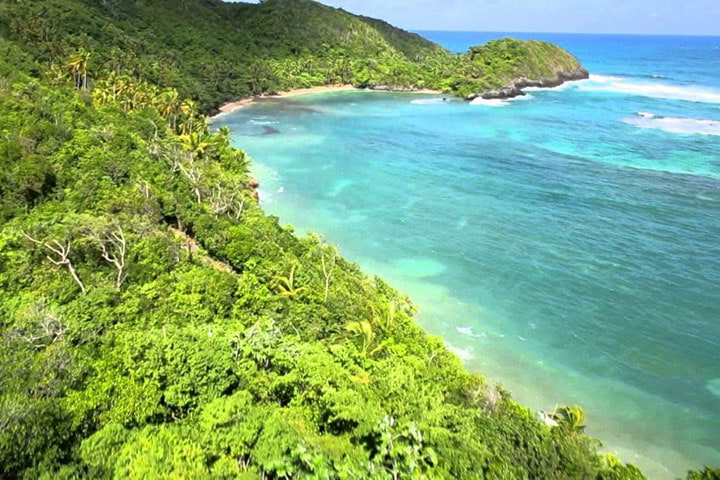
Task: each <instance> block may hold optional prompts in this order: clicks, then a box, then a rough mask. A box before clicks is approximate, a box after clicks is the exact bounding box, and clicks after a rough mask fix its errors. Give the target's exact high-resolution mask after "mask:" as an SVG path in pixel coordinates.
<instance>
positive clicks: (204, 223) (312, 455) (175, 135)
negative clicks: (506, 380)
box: [0, 0, 714, 480]
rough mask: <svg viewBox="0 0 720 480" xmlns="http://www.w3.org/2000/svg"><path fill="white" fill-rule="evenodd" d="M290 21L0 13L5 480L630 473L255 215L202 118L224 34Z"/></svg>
mask: <svg viewBox="0 0 720 480" xmlns="http://www.w3.org/2000/svg"><path fill="white" fill-rule="evenodd" d="M286 4H289V5H291V6H292V8H296V9H297V14H298V15H299V14H302V12H304V11H305V10H304V9H305V7H304V5H305V3H304V2H297V3H295V2H289V1H285V2H280V1H269V2H266V4H264V5H261V6H260V7H249V6H246V5H237V6H229V5H222V4H220V3H217V2H210V1H196V2H193V1H190V0H187V1H185V2H163V1H157V2H140V1H136V2H132V1H122V2H121V1H117V2H113V1H109V0H108V1H101V2H92V3H91V2H87V3H82V2H79V1H74V0H58V1H52V2H50V1H20V2H4V3H3V4H2V6H1V8H2V10H0V20H1V22H0V23H2V38H1V39H0V53H1V55H0V342H1V343H2V348H0V472H1V473H0V477H2V478H28V479H31V478H44V479H63V478H67V479H70V478H92V479H102V478H135V479H153V478H165V479H171V478H172V479H198V478H228V479H230V478H246V479H288V478H318V479H330V478H333V479H334V478H337V479H350V478H363V479H365V478H368V479H371V478H377V479H385V478H388V479H392V478H413V479H420V478H428V479H430V478H447V479H455V478H478V479H481V478H482V479H516V478H526V479H596V480H600V479H607V480H610V479H639V478H642V475H641V474H640V472H639V471H638V470H637V469H636V468H635V467H632V466H625V465H623V464H622V463H621V462H620V461H619V460H618V459H616V458H614V457H612V456H606V455H600V454H598V453H597V449H598V447H599V443H598V442H597V441H595V440H593V439H591V438H589V437H587V436H586V435H584V434H583V429H584V417H583V414H582V410H580V409H579V408H577V407H560V408H557V409H556V410H554V411H553V412H549V413H547V414H545V416H544V418H543V419H542V421H541V420H539V419H538V418H537V416H536V415H535V414H533V413H532V412H530V411H529V410H528V409H526V408H524V407H522V406H521V405H518V404H517V403H516V402H514V401H513V400H512V399H511V397H510V395H509V394H508V393H507V392H505V391H504V390H503V389H502V388H500V387H497V386H493V385H489V384H488V383H487V382H485V381H484V380H483V378H482V377H480V376H477V375H473V374H470V373H468V372H467V371H465V370H464V369H463V368H462V366H461V365H460V363H459V361H458V360H457V359H456V358H455V357H454V356H453V355H452V354H450V353H449V352H448V351H447V349H446V348H445V347H444V345H443V343H442V341H441V340H439V339H435V338H430V337H428V336H427V335H425V334H424V333H423V332H422V331H421V329H420V328H419V327H418V326H417V325H416V324H415V322H414V320H413V311H414V309H413V306H412V304H411V302H410V300H409V299H407V298H406V297H404V296H403V295H401V294H399V293H398V292H396V291H395V290H393V289H392V288H391V287H390V286H388V285H387V284H385V283H384V282H383V281H382V280H381V279H378V278H372V277H369V276H367V275H365V274H363V273H362V272H361V271H360V270H359V269H358V267H357V266H356V265H354V264H351V263H349V262H347V261H345V260H344V259H343V258H342V257H341V256H340V254H339V253H338V251H337V250H336V249H335V248H334V247H333V246H331V245H327V244H326V243H324V242H323V241H322V239H321V238H320V237H318V236H309V237H305V238H299V237H297V236H296V235H294V234H293V232H292V231H291V230H290V229H288V228H282V227H280V226H279V224H278V219H276V218H273V217H269V216H266V215H265V214H264V213H263V211H262V209H261V208H260V206H259V205H258V202H257V201H256V197H255V192H254V184H253V182H252V180H251V179H250V178H249V176H248V171H247V168H248V162H249V159H248V158H247V156H246V155H245V154H244V153H243V152H241V151H239V150H236V149H234V148H232V147H230V146H229V132H228V131H227V130H220V131H218V132H212V131H211V130H210V129H209V127H208V123H207V118H206V117H204V116H203V115H202V113H201V110H202V109H203V108H211V106H212V105H213V104H216V103H218V102H220V101H222V100H226V99H230V98H231V97H233V96H235V95H240V94H242V93H243V92H245V93H249V92H250V90H246V91H243V90H242V89H243V88H246V89H247V88H249V85H251V84H248V83H244V82H245V80H242V81H241V80H240V79H246V77H244V76H243V75H245V74H246V73H247V69H248V68H250V69H251V68H252V65H251V66H250V67H248V65H247V64H241V63H237V64H235V63H233V62H235V61H237V62H240V59H236V60H233V57H232V55H233V53H232V52H233V50H232V49H231V48H229V47H226V46H225V45H224V42H228V41H230V40H235V39H238V42H239V41H240V39H242V38H244V40H243V41H244V42H246V43H245V45H247V44H248V43H247V42H253V41H255V40H254V39H253V36H252V35H250V32H251V30H242V29H237V33H236V35H237V36H236V37H232V38H216V37H221V36H222V35H219V32H221V31H230V30H232V28H234V27H232V28H231V26H232V25H237V24H236V23H234V22H236V21H239V20H237V19H238V18H241V17H242V18H245V17H244V15H245V13H243V12H247V11H251V12H252V13H248V15H260V18H264V17H262V15H267V16H268V17H269V18H267V22H268V25H272V24H273V23H272V22H280V23H279V24H278V25H282V22H283V21H284V20H283V18H284V17H282V16H281V17H280V18H279V19H278V18H276V17H275V15H276V14H278V11H277V8H279V7H280V6H282V5H286ZM163 6H164V7H163ZM256 8H257V9H256ZM307 8H310V9H317V10H312V11H317V12H325V11H327V12H336V11H334V10H332V11H331V10H325V9H324V7H319V6H317V5H315V4H309V6H308V7H307ZM264 9H267V10H264ZM263 12H265V13H263ZM336 13H337V15H345V14H344V13H341V12H336ZM336 13H331V14H332V15H335V14H336ZM278 15H279V14H278ZM318 15H320V14H318ZM190 18H191V19H192V21H190V20H188V19H190ZM323 19H324V17H322V16H321V17H318V19H317V22H318V23H324V24H325V27H326V28H328V29H330V30H333V29H334V28H335V27H332V19H331V18H328V19H327V22H323ZM244 21H247V19H245V20H244ZM256 21H257V22H261V21H265V20H259V19H258V20H256ZM358 22H360V20H358ZM191 23H192V25H193V27H192V28H190V27H188V25H190V24H191ZM258 25H260V24H259V23H258ZM363 25H368V24H366V23H363ZM226 28H227V30H223V29H226ZM278 28H281V27H280V26H278ZM357 28H358V29H364V28H366V27H363V26H362V25H360V24H358V26H357ZM367 28H369V27H367ZM202 29H206V30H205V31H204V34H203V35H199V32H202V31H203V30H202ZM259 29H260V27H259V26H258V27H256V30H255V31H258V30H259ZM376 31H378V32H379V31H381V30H376ZM382 31H383V32H384V34H382V35H381V37H382V38H386V37H390V38H392V37H393V36H394V35H401V34H399V33H397V32H396V31H394V30H392V29H390V27H383V30H382ZM288 35H291V33H288ZM358 35H359V34H358ZM401 36H402V35H401ZM414 38H415V37H404V36H403V41H402V43H403V45H402V46H398V51H402V52H404V53H402V55H403V56H405V55H406V54H411V53H410V52H412V54H417V55H421V54H422V52H425V51H436V50H438V49H437V47H434V46H432V45H430V44H427V43H426V42H425V41H422V40H417V41H416V42H415V40H413V41H412V42H411V39H414ZM353 41H354V40H353ZM356 41H357V45H358V47H357V48H364V47H362V45H363V40H362V39H360V38H358V39H356ZM385 41H387V40H385ZM257 42H258V47H257V48H258V51H260V52H261V51H263V49H264V48H266V47H267V48H274V45H275V44H274V43H272V42H269V40H268V39H267V38H265V39H263V38H262V37H260V38H258V39H257ZM262 42H269V43H267V44H265V45H266V47H263V46H262V45H263V43H262ZM174 44H176V45H177V48H176V49H173V48H171V47H170V46H171V45H174ZM277 45H278V46H277V48H278V51H282V50H283V49H285V48H292V47H291V46H290V44H287V45H285V46H283V44H282V41H280V42H279V43H278V44H277ZM243 54H247V55H250V53H249V52H246V53H243ZM395 54H396V55H401V54H400V53H395ZM440 54H443V55H444V54H445V53H443V52H440ZM185 55H187V57H185ZM226 55H227V56H226ZM238 55H239V54H238ZM253 55H254V54H253ZM265 55H266V56H267V58H268V59H270V60H272V59H274V58H275V57H273V55H272V54H271V53H269V52H268V53H266V54H265ZM248 58H252V56H250V57H248ZM258 58H259V57H258ZM327 58H328V59H331V58H335V57H334V56H332V55H330V54H328V57H327ZM351 60H353V59H352V58H351ZM407 61H408V62H409V61H410V60H407ZM205 62H207V63H205ZM223 62H226V63H223ZM219 65H220V66H219ZM206 69H207V70H206ZM213 69H217V70H213ZM227 71H236V72H237V77H233V76H230V77H228V76H227V75H225V73H226V72H227ZM208 72H215V73H216V74H217V76H216V77H214V76H213V75H214V74H211V73H208ZM219 72H223V75H220V73H219ZM280 81H282V79H280ZM168 86H173V87H175V88H168ZM196 87H197V88H198V91H197V92H195V91H194V89H195V88H196ZM196 93H197V96H195V94H196ZM191 97H193V98H195V99H196V100H197V102H196V101H193V100H192V99H191ZM698 475H701V474H698ZM704 475H706V476H705V477H704V478H713V477H712V475H714V474H713V473H712V472H710V471H708V472H707V473H706V474H704ZM697 478H703V477H700V476H698V477H697Z"/></svg>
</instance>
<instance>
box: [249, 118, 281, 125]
mask: <svg viewBox="0 0 720 480" xmlns="http://www.w3.org/2000/svg"><path fill="white" fill-rule="evenodd" d="M248 123H249V124H250V125H277V124H278V123H280V122H278V121H275V120H262V119H255V118H253V119H251V120H248Z"/></svg>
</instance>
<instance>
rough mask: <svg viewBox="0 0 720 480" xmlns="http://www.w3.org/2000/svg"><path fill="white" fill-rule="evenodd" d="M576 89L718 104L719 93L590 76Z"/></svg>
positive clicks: (622, 78)
mask: <svg viewBox="0 0 720 480" xmlns="http://www.w3.org/2000/svg"><path fill="white" fill-rule="evenodd" d="M578 88H579V89H580V90H584V91H591V92H598V91H599V92H614V93H626V94H629V95H639V96H642V97H651V98H664V99H668V100H685V101H688V102H702V103H720V91H717V90H711V89H706V88H700V87H694V86H679V85H670V84H667V83H658V82H636V81H632V80H630V79H628V78H624V77H616V76H610V75H590V79H589V80H588V81H587V82H582V83H581V84H580V85H579V87H578Z"/></svg>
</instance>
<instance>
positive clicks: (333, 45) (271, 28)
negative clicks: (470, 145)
mask: <svg viewBox="0 0 720 480" xmlns="http://www.w3.org/2000/svg"><path fill="white" fill-rule="evenodd" d="M0 32H2V33H3V35H5V36H6V37H7V38H11V39H12V40H14V41H16V42H18V43H19V44H21V45H22V47H23V48H24V49H25V50H26V51H29V52H30V53H31V54H32V55H33V56H34V57H35V58H37V59H38V60H39V61H40V62H41V63H42V64H43V66H46V65H50V66H51V67H52V72H53V75H62V74H64V73H65V72H66V71H67V68H68V64H69V61H70V60H71V59H75V60H76V61H77V60H82V61H80V62H79V63H77V62H76V66H77V67H82V68H81V70H82V71H83V75H84V74H87V80H88V82H89V84H92V83H93V82H94V81H96V80H98V79H102V78H105V77H107V75H108V74H109V73H111V72H114V73H115V74H116V75H117V76H118V77H121V78H126V77H132V78H141V79H142V80H145V81H148V82H150V83H152V84H154V85H159V86H162V87H172V88H174V89H176V90H177V91H178V92H179V96H180V98H192V99H193V100H195V101H197V102H198V103H199V105H200V108H201V110H202V111H212V110H213V109H215V108H216V107H217V106H219V105H220V104H221V103H223V102H226V101H228V100H232V99H237V98H241V97H246V96H249V95H257V94H264V93H272V92H276V91H283V90H290V89H294V88H301V87H311V86H318V85H327V84H354V85H358V86H370V87H377V86H385V87H390V88H433V89H439V90H443V91H447V92H453V93H456V94H458V95H462V96H467V95H469V94H473V93H479V92H482V91H484V90H487V89H489V88H494V87H499V86H502V85H506V84H507V83H509V82H510V81H511V80H512V79H513V78H515V77H518V76H528V77H530V78H541V77H544V76H548V77H554V76H555V75H556V74H557V72H558V71H560V70H562V69H568V68H576V67H578V66H579V64H578V62H577V60H576V59H575V58H573V57H572V56H571V55H570V54H568V53H567V52H564V51H563V50H562V49H560V48H558V47H556V46H554V45H551V44H547V43H541V42H520V41H517V40H505V41H501V42H495V43H494V46H493V44H491V45H488V46H486V47H481V48H479V49H474V50H473V51H471V52H469V53H468V54H467V55H453V54H451V53H449V52H448V51H446V50H445V49H443V48H441V47H439V46H438V45H435V44H433V43H432V42H429V41H428V40H425V39H424V38H422V37H420V36H418V35H415V34H411V33H408V32H404V31H402V30H399V29H397V28H394V27H392V26H390V25H388V24H387V23H385V22H382V21H379V20H373V19H368V18H365V17H359V16H355V15H351V14H349V13H347V12H344V11H342V10H339V9H335V8H331V7H327V6H324V5H321V4H318V3H315V2H312V1H311V0H267V1H265V2H263V3H261V4H258V5H256V4H243V3H227V4H226V3H222V2H219V1H217V0H184V1H181V2H178V1H171V0H155V1H147V0H146V1H141V0H133V1H128V0H103V1H93V0H58V1H48V0H16V1H13V2H2V3H0ZM483 52H486V53H483Z"/></svg>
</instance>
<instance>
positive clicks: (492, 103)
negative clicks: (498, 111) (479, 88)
mask: <svg viewBox="0 0 720 480" xmlns="http://www.w3.org/2000/svg"><path fill="white" fill-rule="evenodd" d="M470 105H481V106H483V107H506V106H508V105H510V102H508V101H507V100H501V99H490V100H488V99H485V98H482V97H478V98H476V99H474V100H473V101H471V102H470Z"/></svg>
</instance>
